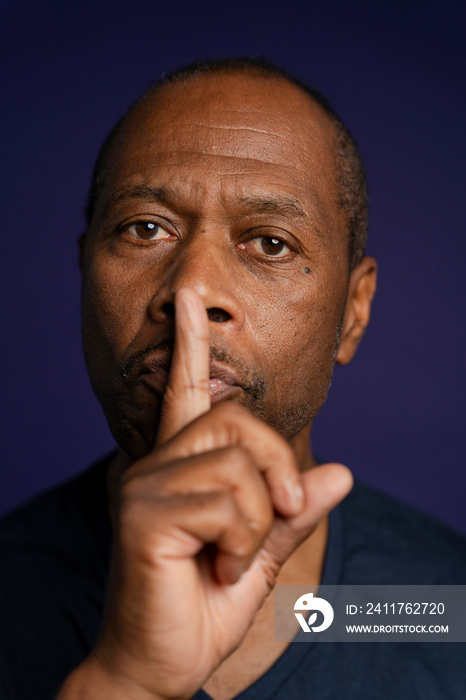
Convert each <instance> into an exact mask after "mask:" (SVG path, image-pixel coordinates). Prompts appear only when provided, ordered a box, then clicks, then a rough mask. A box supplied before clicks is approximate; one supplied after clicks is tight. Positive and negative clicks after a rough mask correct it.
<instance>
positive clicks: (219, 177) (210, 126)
mask: <svg viewBox="0 0 466 700" xmlns="http://www.w3.org/2000/svg"><path fill="white" fill-rule="evenodd" d="M106 170H107V177H106V179H105V183H104V189H106V190H107V195H109V194H111V192H112V191H115V190H118V189H120V188H125V187H132V186H137V185H140V184H150V185H154V184H157V185H165V186H173V184H175V187H177V186H178V187H179V186H182V187H183V188H184V189H185V190H189V191H190V193H191V194H192V195H194V194H196V193H197V194H198V195H199V196H202V197H203V198H204V200H205V198H206V197H208V196H213V195H214V193H217V194H218V193H219V190H222V193H221V194H222V196H223V197H226V198H228V193H229V192H230V193H231V192H232V191H233V190H234V193H235V195H238V193H239V194H240V196H246V195H248V194H250V193H251V192H252V193H253V194H254V191H255V190H261V189H264V188H266V189H267V190H270V189H272V190H274V191H275V192H278V193H281V194H284V195H291V196H293V197H297V198H298V199H299V201H300V202H302V203H303V207H304V208H305V209H306V208H307V209H313V211H312V214H313V215H315V214H317V215H319V216H323V217H324V218H329V217H330V218H332V217H336V218H337V219H339V220H340V223H341V218H342V217H341V212H340V211H339V207H338V205H337V196H336V193H337V175H336V146H335V133H334V128H333V125H332V123H331V121H330V119H329V117H328V116H327V115H326V114H325V112H324V111H323V110H322V108H321V107H320V106H318V105H317V104H316V103H315V102H314V101H313V100H312V99H311V98H310V97H309V96H308V95H307V94H306V93H305V92H304V91H303V90H301V89H300V88H299V87H297V86H295V85H292V84H290V83H288V82H287V81H286V80H284V79H281V78H275V77H271V78H269V77H263V76H262V75H253V74H244V73H233V74H231V73H215V74H207V75H205V74H204V75H202V76H199V77H194V78H190V79H188V80H187V81H182V82H181V81H180V82H176V83H172V84H168V85H165V86H163V87H161V88H159V89H157V90H156V91H155V92H154V93H152V94H149V95H148V96H146V97H145V98H144V100H143V101H142V102H140V103H139V104H138V105H137V106H136V107H135V108H134V109H133V111H132V112H131V113H130V114H129V116H128V117H127V119H126V120H125V122H124V124H123V127H122V128H121V130H120V133H119V136H118V138H117V141H116V144H115V146H114V148H113V149H112V151H111V154H110V157H109V161H108V167H107V169H106ZM157 180H160V182H155V181H157ZM162 180H163V182H162ZM327 223H328V222H327Z"/></svg>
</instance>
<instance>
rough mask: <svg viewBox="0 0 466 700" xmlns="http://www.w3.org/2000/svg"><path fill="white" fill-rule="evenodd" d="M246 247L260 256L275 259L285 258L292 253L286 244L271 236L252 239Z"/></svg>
mask: <svg viewBox="0 0 466 700" xmlns="http://www.w3.org/2000/svg"><path fill="white" fill-rule="evenodd" d="M245 247H248V248H252V250H253V251H254V252H255V253H260V255H267V256H268V257H273V258H284V257H286V256H287V255H288V254H289V253H290V252H291V251H290V248H289V247H288V246H287V245H286V243H284V242H283V241H281V240H280V239H279V238H273V237H271V236H258V237H257V238H252V239H251V240H250V241H248V242H247V243H246V244H245Z"/></svg>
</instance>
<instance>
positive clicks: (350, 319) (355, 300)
mask: <svg viewBox="0 0 466 700" xmlns="http://www.w3.org/2000/svg"><path fill="white" fill-rule="evenodd" d="M376 282H377V263H376V261H375V260H374V258H369V257H366V258H363V259H362V260H361V262H360V263H359V265H357V266H356V267H355V268H354V270H353V272H352V273H351V276H350V281H349V287H348V296H347V299H346V308H345V315H344V317H343V324H342V330H341V336H340V346H339V348H338V353H337V357H336V361H337V362H338V364H339V365H346V364H347V363H348V362H350V361H351V360H352V359H353V357H354V355H355V353H356V350H357V349H358V345H359V343H360V341H361V339H362V337H363V335H364V331H365V330H366V328H367V324H368V323H369V319H370V313H371V304H372V298H373V296H374V294H375V288H376Z"/></svg>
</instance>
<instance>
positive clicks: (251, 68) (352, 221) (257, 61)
mask: <svg viewBox="0 0 466 700" xmlns="http://www.w3.org/2000/svg"><path fill="white" fill-rule="evenodd" d="M209 73H210V74H213V73H245V74H255V75H259V76H262V77H264V78H275V79H282V80H286V81H287V82H288V83H291V84H292V85H295V86H296V87H298V88H300V89H301V90H303V91H304V92H305V93H306V94H307V95H308V96H309V97H310V98H311V99H312V100H313V102H315V103H316V104H317V105H319V107H321V109H322V110H323V111H324V112H325V114H326V115H327V116H328V117H329V119H330V121H331V123H332V125H333V127H334V129H335V137H336V178H337V187H338V191H337V201H338V204H339V205H340V207H341V208H342V209H343V210H344V212H345V214H346V219H347V225H348V233H349V242H348V251H349V252H348V257H349V268H350V270H352V269H353V268H354V267H355V266H356V265H357V264H358V263H359V262H360V260H361V258H362V257H363V256H364V253H365V249H366V240H367V225H368V195H367V178H366V173H365V168H364V164H363V161H362V157H361V154H360V152H359V149H358V146H357V144H356V141H355V140H354V138H353V136H352V135H351V133H350V131H349V129H348V128H347V126H346V125H345V124H344V122H343V121H342V119H341V118H340V117H339V115H338V114H337V113H336V112H335V110H334V108H333V107H332V106H331V105H330V103H329V102H328V100H327V99H326V98H325V97H324V96H323V95H322V93H320V92H319V91H318V90H316V89H315V88H314V87H311V86H310V85H307V84H305V83H304V82H302V81H301V80H300V79H299V78H297V77H295V76H294V75H292V74H291V73H289V72H288V71H286V70H284V69H282V68H279V67H278V66H276V65H275V64H274V63H272V62H271V61H269V60H268V59H266V58H264V57H258V58H255V57H249V56H243V57H231V58H221V59H207V60H202V61H195V62H193V63H189V64H187V65H185V66H182V67H181V68H177V69H176V70H174V71H171V72H170V73H168V74H166V75H164V76H162V78H161V79H160V80H158V81H156V82H155V83H153V84H152V85H151V86H150V87H149V89H148V90H146V91H145V92H144V93H143V95H142V96H141V97H140V98H139V99H138V100H136V102H134V103H133V104H132V105H131V107H130V108H129V109H128V110H127V111H126V112H125V114H124V115H123V116H122V117H121V119H120V120H119V121H118V122H117V124H116V125H115V126H114V127H113V129H112V130H111V131H110V133H109V135H108V136H107V138H106V139H105V141H104V143H103V144H102V147H101V149H100V151H99V154H98V156H97V160H96V162H95V165H94V169H93V173H92V179H91V185H90V189H89V194H88V198H87V204H86V208H85V215H86V222H87V225H88V226H89V225H90V222H91V219H92V216H93V214H94V210H95V206H96V203H97V200H98V197H99V195H100V192H101V189H102V183H103V180H104V177H105V169H106V163H107V161H108V157H109V154H110V152H111V150H112V148H113V146H114V144H115V141H116V138H117V136H118V134H119V132H120V130H121V127H122V126H123V124H124V122H125V121H126V119H127V118H128V116H129V115H130V113H131V112H132V111H133V109H134V108H135V107H136V106H137V105H138V104H140V103H141V102H143V101H145V100H146V99H148V98H150V97H151V96H152V95H153V94H154V93H155V92H157V91H158V90H160V89H161V88H163V87H165V86H166V85H170V84H173V83H179V82H187V81H189V80H192V79H195V78H198V77H201V76H203V75H205V74H209Z"/></svg>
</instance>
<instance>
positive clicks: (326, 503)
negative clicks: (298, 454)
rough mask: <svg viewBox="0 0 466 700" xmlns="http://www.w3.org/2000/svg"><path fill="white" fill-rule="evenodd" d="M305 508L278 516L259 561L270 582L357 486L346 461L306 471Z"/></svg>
mask: <svg viewBox="0 0 466 700" xmlns="http://www.w3.org/2000/svg"><path fill="white" fill-rule="evenodd" d="M302 484H303V489H304V494H305V507H304V509H303V510H302V511H301V512H300V513H299V515H296V516H295V517H293V518H287V519H285V518H277V519H276V521H275V523H274V525H273V527H272V530H271V531H270V534H269V536H268V537H267V540H266V541H265V543H264V546H263V547H262V549H261V551H260V553H259V554H258V556H257V559H256V562H255V564H257V565H259V566H261V567H262V568H263V571H264V573H265V574H266V578H267V581H268V582H270V584H271V585H273V583H274V582H275V577H276V576H277V574H278V572H279V570H280V568H281V567H282V565H283V564H284V562H285V561H286V560H287V559H288V557H289V556H290V555H291V554H292V552H293V551H294V550H295V549H296V547H298V545H299V544H300V543H301V542H302V541H303V540H304V539H306V537H308V536H309V535H310V534H311V532H312V531H313V530H314V529H315V528H316V526H317V525H318V523H319V521H320V520H321V519H322V518H323V517H324V516H325V515H327V513H329V511H331V510H332V509H333V508H335V506H336V505H337V504H338V503H340V501H342V500H343V499H344V498H345V496H347V495H348V493H349V492H350V491H351V489H352V487H353V475H352V474H351V472H350V470H349V469H348V467H345V466H344V465H343V464H336V463H333V462H332V463H329V464H322V465H319V466H317V467H314V468H312V469H309V470H308V471H307V472H305V473H304V474H302Z"/></svg>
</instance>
